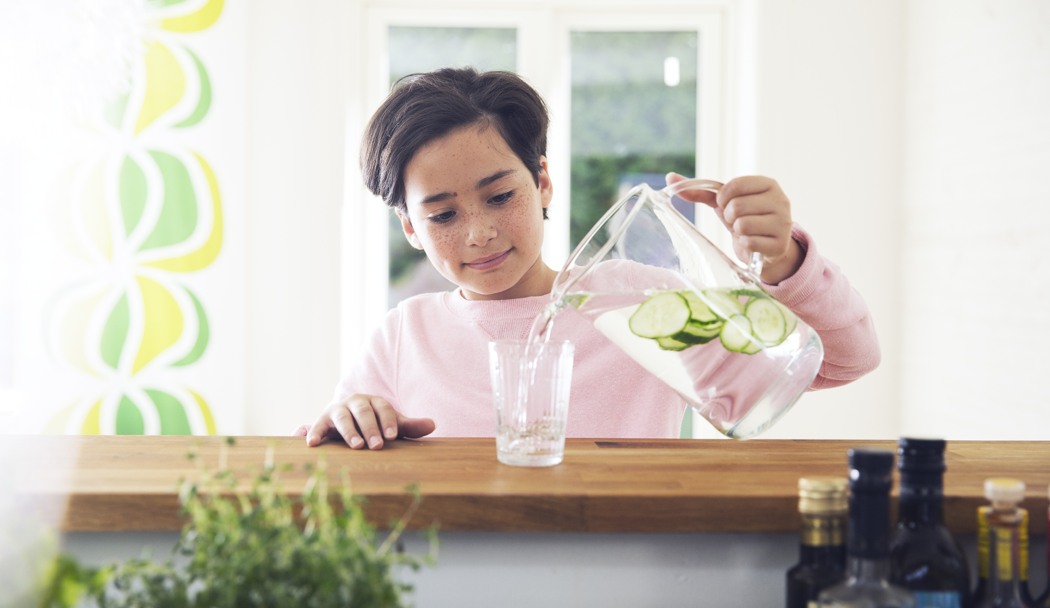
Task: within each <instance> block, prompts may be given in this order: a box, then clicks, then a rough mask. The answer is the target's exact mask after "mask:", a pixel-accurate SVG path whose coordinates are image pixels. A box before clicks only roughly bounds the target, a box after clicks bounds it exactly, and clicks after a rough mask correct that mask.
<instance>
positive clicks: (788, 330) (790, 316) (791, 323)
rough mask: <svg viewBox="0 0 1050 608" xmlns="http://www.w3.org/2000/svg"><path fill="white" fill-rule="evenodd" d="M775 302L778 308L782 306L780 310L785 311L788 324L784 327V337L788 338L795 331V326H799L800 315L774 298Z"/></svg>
mask: <svg viewBox="0 0 1050 608" xmlns="http://www.w3.org/2000/svg"><path fill="white" fill-rule="evenodd" d="M773 302H774V303H776V305H777V307H778V308H780V312H782V313H784V320H785V321H787V326H786V327H785V328H784V339H785V340H786V339H787V336H790V335H791V334H792V333H794V331H795V328H796V327H797V326H798V317H797V316H795V313H794V312H792V311H791V309H790V308H788V307H787V306H784V305H783V304H781V303H780V302H777V301H776V300H773Z"/></svg>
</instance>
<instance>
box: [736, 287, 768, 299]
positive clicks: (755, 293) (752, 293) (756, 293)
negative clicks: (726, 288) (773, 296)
mask: <svg viewBox="0 0 1050 608" xmlns="http://www.w3.org/2000/svg"><path fill="white" fill-rule="evenodd" d="M729 293H731V294H733V295H734V296H737V297H742V298H747V299H752V298H768V297H769V294H768V293H766V292H764V291H762V290H761V289H753V288H749V287H742V288H740V289H734V290H732V291H731V292H729Z"/></svg>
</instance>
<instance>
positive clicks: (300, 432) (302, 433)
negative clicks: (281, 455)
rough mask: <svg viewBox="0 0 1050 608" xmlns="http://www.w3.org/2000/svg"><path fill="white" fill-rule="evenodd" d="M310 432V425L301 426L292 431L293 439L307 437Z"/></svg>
mask: <svg viewBox="0 0 1050 608" xmlns="http://www.w3.org/2000/svg"><path fill="white" fill-rule="evenodd" d="M309 430H310V425H308V424H300V425H299V427H298V428H296V429H295V430H294V431H292V437H306V433H307V431H309Z"/></svg>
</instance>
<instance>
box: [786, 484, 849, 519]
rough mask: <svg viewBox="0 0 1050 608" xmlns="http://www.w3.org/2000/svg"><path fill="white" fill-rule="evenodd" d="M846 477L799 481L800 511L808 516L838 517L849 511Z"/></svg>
mask: <svg viewBox="0 0 1050 608" xmlns="http://www.w3.org/2000/svg"><path fill="white" fill-rule="evenodd" d="M848 491H849V482H848V481H847V480H846V478H845V477H802V478H800V479H799V480H798V510H799V512H800V513H806V514H808V515H838V514H844V513H846V512H847V510H848V509H849V505H848V503H847V501H846V497H847V493H848Z"/></svg>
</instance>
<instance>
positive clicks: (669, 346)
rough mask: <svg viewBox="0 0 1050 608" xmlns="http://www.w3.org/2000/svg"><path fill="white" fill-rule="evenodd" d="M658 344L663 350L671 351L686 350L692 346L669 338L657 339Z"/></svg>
mask: <svg viewBox="0 0 1050 608" xmlns="http://www.w3.org/2000/svg"><path fill="white" fill-rule="evenodd" d="M656 344H657V345H658V346H659V347H660V348H661V349H663V350H670V351H679V350H685V349H687V348H689V347H690V346H691V344H689V343H688V342H682V341H681V340H676V339H674V338H670V337H667V336H664V337H662V338H656Z"/></svg>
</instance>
